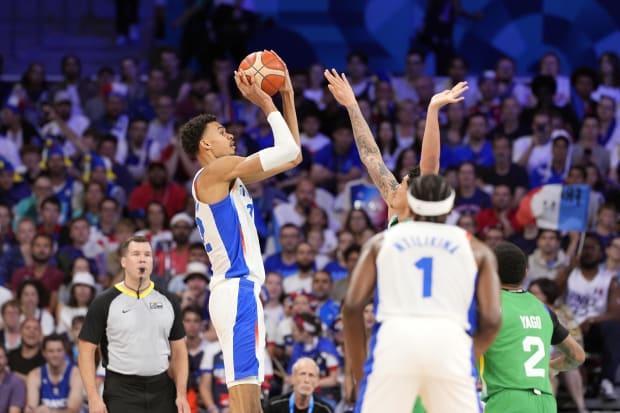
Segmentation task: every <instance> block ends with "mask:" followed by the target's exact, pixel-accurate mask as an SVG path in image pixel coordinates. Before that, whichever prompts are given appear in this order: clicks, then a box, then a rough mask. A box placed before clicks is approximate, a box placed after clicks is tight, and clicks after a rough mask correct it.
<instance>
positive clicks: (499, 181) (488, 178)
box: [481, 135, 529, 206]
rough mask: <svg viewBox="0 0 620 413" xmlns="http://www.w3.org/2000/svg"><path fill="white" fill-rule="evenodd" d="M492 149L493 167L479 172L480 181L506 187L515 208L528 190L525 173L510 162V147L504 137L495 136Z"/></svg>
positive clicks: (508, 141)
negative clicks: (511, 195) (511, 194)
mask: <svg viewBox="0 0 620 413" xmlns="http://www.w3.org/2000/svg"><path fill="white" fill-rule="evenodd" d="M492 148H493V158H494V159H495V165H494V166H493V167H491V168H487V169H483V170H482V171H481V178H482V181H483V182H484V183H485V184H489V185H492V186H497V185H506V186H508V187H509V188H510V191H511V192H512V193H513V201H514V202H513V205H515V206H516V205H518V204H519V201H520V200H521V198H523V196H524V195H525V194H526V192H527V190H528V188H529V182H528V176H527V173H526V172H525V169H524V168H523V167H521V166H519V165H517V164H515V163H513V162H512V146H511V144H510V140H509V139H508V138H507V137H506V136H504V135H496V136H495V138H494V139H493V142H492Z"/></svg>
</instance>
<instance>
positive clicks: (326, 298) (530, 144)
mask: <svg viewBox="0 0 620 413" xmlns="http://www.w3.org/2000/svg"><path fill="white" fill-rule="evenodd" d="M424 63H425V56H424V55H423V54H422V53H420V52H418V51H416V50H412V51H410V52H409V53H408V54H407V56H406V58H405V61H404V65H403V73H402V74H401V75H398V76H396V75H395V76H385V75H382V76H378V75H376V74H375V72H374V70H376V69H377V68H372V67H369V66H368V61H367V58H366V56H365V55H364V54H363V53H361V52H351V53H350V54H349V56H348V58H347V66H346V68H345V71H346V73H347V75H348V79H349V81H350V82H351V84H352V86H353V89H354V91H355V93H356V95H357V98H358V100H359V102H360V106H361V108H362V112H363V114H364V116H365V118H366V120H367V122H368V123H369V125H370V127H371V130H372V131H373V133H374V135H375V137H376V140H377V143H378V145H379V147H380V150H381V152H382V154H383V158H384V160H385V162H386V164H387V165H388V167H389V168H390V169H392V170H393V172H394V174H395V175H396V176H397V177H399V178H400V177H402V176H404V175H405V174H406V173H407V172H408V171H409V170H410V169H411V168H413V167H415V166H416V165H417V163H418V161H419V157H420V150H421V142H422V139H423V132H424V124H425V112H426V108H427V105H428V103H429V101H430V99H431V97H432V96H433V94H434V93H436V91H440V90H443V89H445V88H449V87H451V86H452V85H454V84H456V83H457V82H460V81H463V80H467V81H468V82H469V90H468V92H467V93H466V99H465V100H464V101H463V102H461V103H459V104H452V105H449V106H447V107H446V108H445V110H444V111H443V112H441V113H440V125H441V142H442V151H441V173H442V174H443V175H444V176H446V177H447V178H448V179H449V180H450V182H451V184H452V185H453V187H454V188H455V189H456V193H457V196H456V202H455V208H454V212H453V213H452V215H451V216H450V218H449V219H450V222H451V223H453V224H454V225H459V226H461V227H462V228H464V229H466V230H467V231H469V232H471V233H473V234H475V235H477V236H478V237H480V238H481V239H482V240H484V241H485V242H486V243H487V244H489V246H491V247H493V246H494V245H496V244H497V243H498V242H500V241H502V240H510V241H512V242H514V243H515V244H517V245H518V246H519V247H521V248H522V249H523V250H524V251H525V252H526V253H527V254H528V255H529V274H528V280H529V281H528V282H532V281H535V283H533V284H532V285H533V287H534V286H537V287H536V288H539V289H542V288H543V285H542V284H544V281H543V280H551V281H553V282H552V283H551V284H552V287H554V288H556V290H553V291H552V292H549V290H547V291H543V292H544V293H545V294H544V299H546V300H547V301H548V303H549V304H552V305H556V306H558V308H559V306H562V309H563V315H564V317H563V318H561V319H564V320H566V322H567V323H570V325H571V326H572V327H573V331H574V332H575V334H579V335H580V336H581V337H583V339H584V342H585V348H586V350H587V351H588V353H589V354H590V356H591V360H593V361H592V363H597V362H598V363H599V364H600V365H602V366H604V367H603V370H602V371H601V373H600V377H601V378H602V381H601V383H600V391H601V394H602V395H603V397H605V398H608V399H611V398H613V397H614V389H613V384H614V380H615V375H616V371H615V369H613V367H614V366H615V368H617V366H618V364H619V361H620V360H619V358H620V351H618V349H620V333H619V331H620V330H618V327H617V326H618V323H619V322H620V308H619V305H618V303H617V302H615V301H614V300H613V299H612V298H613V297H616V298H618V294H620V293H619V292H618V285H617V283H618V281H619V278H618V276H619V274H620V234H619V233H618V210H619V208H620V185H619V181H618V179H619V175H620V165H619V164H620V109H619V108H618V103H620V59H619V58H618V55H617V54H615V53H612V52H609V53H604V54H602V55H601V56H600V58H599V61H598V62H575V63H579V64H584V66H582V67H577V68H576V69H575V70H573V71H572V73H566V72H565V71H564V70H563V69H562V67H561V65H560V60H559V58H558V56H557V55H556V54H554V53H553V52H550V53H547V54H545V55H544V56H541V58H540V66H539V70H538V72H537V73H535V74H534V75H533V76H532V77H531V78H528V79H527V80H521V79H522V78H521V77H517V73H516V70H515V62H514V61H513V60H512V59H511V58H508V57H502V58H500V59H498V60H497V62H496V63H495V67H494V68H490V69H489V70H487V71H484V72H483V73H479V74H471V73H468V68H467V61H466V59H465V58H464V57H460V56H454V57H452V58H451V59H450V61H449V65H448V67H447V68H446V72H447V74H448V76H447V77H442V78H433V77H430V76H427V75H425V74H424ZM236 64H237V62H236V61H234V60H233V59H231V58H230V57H225V56H214V57H213V59H212V64H211V66H210V70H209V71H208V72H202V71H201V72H198V73H188V71H187V70H185V69H184V68H183V67H182V66H181V60H180V58H179V55H178V53H177V51H176V50H175V49H173V48H162V49H161V50H160V51H159V53H158V57H157V59H156V62H155V63H154V64H152V65H150V66H149V67H148V69H147V70H146V71H144V72H141V70H140V68H141V67H142V66H141V64H140V62H138V61H137V60H136V59H134V58H132V57H127V58H125V59H123V60H122V61H120V62H119V63H118V66H104V67H101V68H100V69H99V70H98V72H97V73H96V75H95V76H94V77H93V78H89V77H86V76H84V75H85V74H84V73H82V71H81V62H80V58H79V57H78V56H74V55H68V56H66V57H64V58H63V59H62V61H61V62H60V67H61V73H62V80H61V81H59V82H54V83H51V82H49V81H48V80H47V77H46V69H48V68H45V67H44V66H43V65H42V64H40V63H36V62H35V63H32V64H31V65H30V66H29V67H28V68H27V69H26V70H25V72H24V73H23V76H22V78H21V80H20V81H19V82H17V83H16V84H14V85H11V87H10V88H8V89H7V93H6V96H2V108H1V110H0V251H1V252H0V304H1V306H2V307H1V309H2V313H1V314H2V320H1V323H0V325H1V327H2V329H0V347H2V349H1V350H0V375H2V374H9V373H8V370H6V371H5V370H4V369H5V368H6V365H7V364H8V366H9V367H10V371H11V372H13V373H14V374H15V375H18V376H19V377H21V378H22V379H24V380H25V382H21V383H22V384H23V383H27V391H26V388H25V387H24V389H22V391H21V394H22V398H23V399H24V401H25V400H26V399H27V400H28V401H29V403H30V401H31V400H36V401H33V403H39V399H40V400H42V401H43V402H46V400H47V399H46V397H47V396H46V397H41V398H39V397H38V394H39V393H38V392H39V391H43V390H42V389H41V380H42V379H41V377H43V375H56V376H58V375H59V374H60V375H61V376H62V374H65V373H63V372H67V371H68V372H69V373H66V377H64V379H66V380H67V381H68V382H67V386H68V388H70V391H69V393H67V395H66V397H65V398H66V400H65V403H68V404H69V405H70V406H78V408H79V406H81V405H82V403H83V400H82V396H81V389H75V387H79V386H80V384H79V377H77V376H75V374H76V373H72V371H73V370H72V369H71V367H70V366H72V365H73V364H74V363H76V362H77V358H76V346H75V340H76V336H77V332H79V329H80V327H81V323H83V321H84V314H85V313H86V310H87V308H88V305H89V303H90V302H91V301H92V299H93V297H95V296H96V295H97V294H98V293H99V292H101V291H102V290H103V289H105V288H109V287H110V286H113V285H114V284H115V283H117V282H119V281H120V280H122V277H123V274H122V271H121V268H120V264H119V245H120V244H121V243H122V242H123V241H125V240H126V239H127V238H128V237H130V236H131V235H134V234H139V235H144V236H146V237H147V238H148V239H149V240H150V241H151V243H152V246H153V249H154V252H155V254H154V260H155V270H154V274H153V276H152V279H153V281H154V282H155V284H156V285H157V286H159V287H161V288H165V289H168V290H170V291H172V292H174V293H176V294H178V296H179V298H180V300H181V304H182V309H183V320H184V324H185V329H186V333H187V345H188V348H189V352H190V368H191V380H190V388H191V389H192V392H190V393H191V395H192V397H193V399H191V400H192V405H193V406H194V409H198V406H200V408H202V409H205V410H207V411H225V410H226V406H227V391H226V386H225V382H224V373H223V361H222V356H221V352H220V350H219V344H218V342H217V339H216V336H215V332H214V329H213V327H212V326H211V325H210V323H209V311H208V298H209V290H208V282H209V274H210V273H209V259H208V256H207V254H206V252H205V247H204V246H203V245H202V242H201V239H200V236H199V233H198V230H197V229H196V227H195V225H194V219H193V213H194V204H193V201H192V197H191V195H190V193H191V185H192V178H193V177H194V175H195V174H196V172H197V171H198V169H199V164H198V163H197V161H196V160H195V159H192V158H190V157H188V155H187V154H186V153H185V152H184V151H183V150H182V148H181V145H180V142H179V138H178V131H179V128H180V126H181V125H182V124H183V123H184V122H185V121H187V120H188V119H190V118H191V117H193V116H195V115H198V114H201V113H204V112H208V113H213V114H215V115H216V116H217V118H218V120H219V121H220V122H222V123H223V124H225V125H226V127H227V128H228V130H229V131H230V132H231V133H233V134H234V136H235V140H236V148H237V152H238V153H239V154H240V155H247V154H250V153H253V152H255V151H257V150H259V149H262V148H265V147H268V146H271V145H272V144H273V136H272V134H271V129H270V127H269V124H268V123H267V121H266V118H265V116H264V115H263V114H262V113H261V112H260V111H258V110H257V108H256V107H254V106H252V105H251V104H250V103H249V102H247V101H243V100H241V99H240V96H239V93H238V91H237V90H236V88H235V86H234V82H233V76H232V71H233V69H234V67H235V66H236ZM590 66H592V67H590ZM377 73H378V72H377ZM291 77H292V81H293V85H294V88H295V98H296V107H297V114H298V117H299V125H300V129H301V143H302V146H303V162H302V163H301V164H300V165H299V166H298V167H296V168H295V169H294V170H292V171H288V172H286V173H284V174H281V175H279V176H277V177H275V178H273V179H272V180H270V181H269V182H263V183H256V184H252V185H248V190H249V191H250V192H251V194H252V196H253V198H254V200H255V201H254V208H255V211H256V213H255V217H256V226H257V229H258V232H259V236H260V240H261V243H262V246H263V252H264V258H265V269H266V273H267V277H266V282H265V285H264V288H263V292H262V298H263V301H264V308H265V322H266V326H267V352H268V359H270V360H271V361H272V363H271V364H272V368H271V369H268V370H269V371H268V375H267V380H266V382H265V384H264V386H263V390H264V394H265V397H266V398H267V397H270V396H271V397H277V396H279V395H280V394H281V393H282V392H283V391H284V392H285V391H286V390H287V389H290V388H291V385H292V380H291V374H292V366H293V365H294V364H295V362H296V361H297V360H299V359H301V358H304V357H309V358H311V359H313V360H314V361H315V362H316V364H317V365H318V368H319V380H318V382H317V384H316V394H317V396H318V397H320V398H321V399H322V400H324V401H326V402H327V403H328V404H330V405H331V406H332V407H333V408H337V409H338V411H345V408H346V406H348V405H349V401H348V400H346V397H344V395H345V394H346V393H345V389H346V388H347V386H350V383H347V380H345V374H344V366H343V348H342V343H343V336H342V322H341V318H340V315H339V312H340V308H339V307H340V303H341V300H342V299H343V297H344V294H345V292H346V287H347V276H348V275H349V274H350V273H351V271H352V269H353V267H354V266H355V263H356V261H357V258H358V257H359V254H360V248H361V246H362V245H363V244H364V242H365V241H366V240H368V239H369V238H370V237H371V236H372V235H373V234H375V233H376V232H377V231H381V230H383V229H384V228H385V226H386V222H387V219H388V217H387V216H386V207H385V205H384V204H383V202H382V201H381V197H380V195H379V193H378V191H376V189H375V188H374V187H373V185H372V184H371V183H370V181H369V179H368V177H367V176H366V174H365V170H364V167H363V166H362V163H361V161H360V157H359V155H358V152H357V148H356V146H355V142H354V137H353V133H352V130H351V126H350V122H349V119H348V117H347V114H346V111H344V110H343V108H341V107H339V105H338V104H337V103H336V102H335V100H334V98H333V97H332V95H331V93H330V92H329V91H328V89H327V87H326V84H325V82H324V80H323V66H322V65H321V64H320V63H315V64H313V65H311V66H310V67H308V68H303V69H300V70H297V69H296V70H292V72H291ZM550 183H566V184H569V183H571V184H576V183H584V184H587V185H589V186H590V188H591V192H590V199H589V215H588V231H589V232H588V235H587V236H586V237H585V242H584V247H583V251H582V252H581V254H579V252H578V239H579V234H573V233H570V234H563V233H559V232H557V231H552V230H547V229H544V228H538V227H537V226H536V225H534V224H527V223H526V224H524V223H521V222H519V221H518V220H517V219H516V211H517V208H518V205H519V202H520V200H521V199H522V198H523V197H524V196H525V194H526V193H527V192H528V191H530V190H531V189H533V188H536V187H538V186H540V185H544V184H550ZM541 282H542V284H541ZM549 288H551V287H549ZM372 307H373V304H372V303H369V304H368V307H367V311H366V316H367V320H366V321H367V328H368V329H370V328H371V327H372V324H373V322H374V318H373V311H372ZM59 342H62V343H63V344H64V345H65V347H66V350H67V357H66V358H63V357H61V358H60V359H59V358H58V357H57V351H58V345H57V344H58V343H59ZM5 359H6V360H8V361H4V360H5ZM597 360H598V361H597ZM601 360H602V361H601ZM41 366H46V367H45V368H40V367H41ZM59 372H60V373H59ZM100 373H101V374H105V372H104V371H103V370H101V371H100ZM58 377H60V376H58ZM0 381H1V380H0ZM598 381H599V380H598V379H596V378H595V379H593V380H592V381H591V382H586V383H583V382H582V378H581V376H580V375H571V376H570V378H568V379H567V383H568V384H566V385H567V386H568V387H569V388H570V389H571V395H572V396H573V398H574V399H575V403H577V404H579V403H581V402H582V401H583V392H582V391H581V389H582V388H583V386H587V387H588V388H589V389H590V388H593V389H595V391H599V390H598V388H599V386H598ZM14 383H15V388H16V390H15V391H16V393H15V394H16V395H17V396H16V398H17V400H19V397H18V396H19V394H20V390H19V388H20V384H19V383H20V382H19V381H15V382H14ZM24 386H25V384H24ZM574 388H576V389H577V390H575V391H573V390H572V389H574ZM35 390H36V392H37V393H36V395H37V396H36V397H35V396H34V395H33V394H32V392H33V391H35ZM69 394H70V395H69ZM580 398H581V399H580ZM52 399H53V398H52ZM54 400H55V399H53V400H52V401H50V403H60V402H58V401H54ZM2 402H3V396H0V406H2ZM72 408H73V407H72ZM76 411H77V410H76ZM194 411H197V410H194Z"/></svg>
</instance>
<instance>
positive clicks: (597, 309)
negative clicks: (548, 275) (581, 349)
mask: <svg viewBox="0 0 620 413" xmlns="http://www.w3.org/2000/svg"><path fill="white" fill-rule="evenodd" d="M615 274H616V273H615V272H611V271H607V270H605V269H602V268H601V269H599V270H598V273H597V274H596V276H595V277H594V278H593V279H591V280H586V279H585V278H584V277H583V273H582V272H581V270H580V269H579V268H575V269H574V270H573V271H572V272H571V273H570V275H569V276H568V283H567V293H566V304H567V305H568V307H569V308H570V309H571V310H572V311H573V313H574V314H575V321H576V322H577V323H578V324H581V323H582V322H583V321H584V320H585V319H587V318H588V317H597V316H599V315H601V314H604V313H605V311H607V297H608V296H609V286H610V285H611V282H612V280H613V279H614V276H615Z"/></svg>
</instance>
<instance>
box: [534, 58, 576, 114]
mask: <svg viewBox="0 0 620 413" xmlns="http://www.w3.org/2000/svg"><path fill="white" fill-rule="evenodd" d="M539 74H540V75H543V76H550V77H551V78H553V80H554V81H555V84H556V90H555V91H554V92H553V94H552V96H553V102H554V103H555V105H557V106H560V107H562V106H564V105H566V104H567V103H568V101H569V98H570V82H569V79H568V77H566V76H564V75H562V74H560V58H559V56H558V55H557V54H556V53H555V52H547V53H545V54H544V55H543V56H542V57H541V58H540V66H539ZM532 88H534V87H533V86H532ZM534 94H536V93H534Z"/></svg>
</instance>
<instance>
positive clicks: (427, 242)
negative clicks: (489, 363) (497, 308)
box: [375, 221, 478, 334]
mask: <svg viewBox="0 0 620 413" xmlns="http://www.w3.org/2000/svg"><path fill="white" fill-rule="evenodd" d="M477 275H478V266H477V265H476V260H475V258H474V254H473V251H472V249H471V245H470V241H469V235H468V234H467V232H465V231H464V230H463V229H461V228H459V227H456V226H452V225H445V224H436V223H429V222H414V221H407V222H402V223H399V224H398V225H396V226H394V227H392V228H390V229H388V230H386V231H384V239H383V244H382V245H381V248H380V250H379V253H378V256H377V290H378V291H377V292H376V294H377V297H376V298H377V300H376V303H375V305H376V307H377V320H378V321H379V322H382V321H385V320H388V319H390V318H402V317H429V318H430V317H441V318H446V319H450V320H453V321H454V322H456V323H458V324H460V325H461V326H462V327H463V328H464V329H465V330H466V331H468V332H469V333H470V334H473V330H474V328H475V326H476V321H475V314H476V304H475V303H476V302H475V293H476V281H477Z"/></svg>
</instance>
